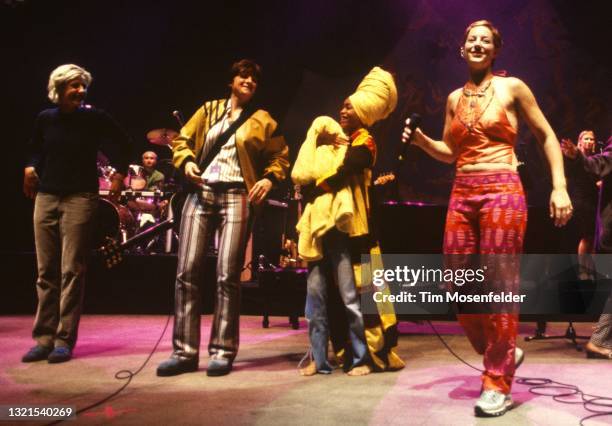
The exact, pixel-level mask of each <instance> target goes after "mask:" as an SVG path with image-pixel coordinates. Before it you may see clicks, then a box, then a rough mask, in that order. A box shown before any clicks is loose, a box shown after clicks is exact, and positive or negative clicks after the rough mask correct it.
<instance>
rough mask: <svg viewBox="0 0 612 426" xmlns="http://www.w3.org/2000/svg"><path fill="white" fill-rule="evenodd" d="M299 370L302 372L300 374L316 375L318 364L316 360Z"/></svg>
mask: <svg viewBox="0 0 612 426" xmlns="http://www.w3.org/2000/svg"><path fill="white" fill-rule="evenodd" d="M298 371H299V372H300V376H306V377H308V376H314V375H315V374H317V366H316V364H315V363H314V362H311V363H310V364H308V365H307V366H306V367H304V368H300V369H299V370H298Z"/></svg>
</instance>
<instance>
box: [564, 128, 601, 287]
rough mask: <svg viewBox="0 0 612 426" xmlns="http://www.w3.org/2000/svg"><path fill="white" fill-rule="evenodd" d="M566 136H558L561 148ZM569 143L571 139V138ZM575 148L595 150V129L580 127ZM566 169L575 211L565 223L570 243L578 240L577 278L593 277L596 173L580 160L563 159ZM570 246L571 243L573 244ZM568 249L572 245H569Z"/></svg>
mask: <svg viewBox="0 0 612 426" xmlns="http://www.w3.org/2000/svg"><path fill="white" fill-rule="evenodd" d="M567 140H568V139H563V140H561V149H562V150H563V149H564V148H563V145H564V144H565V143H566V141H567ZM570 143H571V142H570ZM577 148H578V150H579V151H580V153H581V154H582V156H584V157H588V156H590V155H593V154H594V153H595V133H594V132H593V131H592V130H583V131H582V132H580V134H579V135H578V145H577ZM565 172H566V176H567V183H568V188H569V194H570V198H571V200H572V206H574V214H573V218H572V221H571V222H570V224H569V226H568V228H569V229H568V231H573V232H568V237H569V240H570V241H571V244H572V246H573V245H574V244H575V241H576V240H577V241H578V248H577V253H578V274H577V275H578V279H579V280H592V279H594V275H593V272H594V262H593V258H592V256H591V255H592V254H593V253H595V244H594V241H595V227H596V221H595V219H596V218H597V211H596V210H597V200H598V198H599V188H598V185H600V184H601V183H600V182H599V177H597V176H596V175H594V174H593V173H589V172H587V171H586V170H585V168H584V167H582V162H580V161H571V160H570V159H567V160H566V162H565ZM572 248H573V247H572ZM568 249H571V248H570V247H568Z"/></svg>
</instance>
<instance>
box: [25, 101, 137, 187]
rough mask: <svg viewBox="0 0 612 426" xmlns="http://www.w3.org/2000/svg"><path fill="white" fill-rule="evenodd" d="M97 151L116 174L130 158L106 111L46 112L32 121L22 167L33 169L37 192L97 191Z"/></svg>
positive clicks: (126, 143)
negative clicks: (36, 177) (31, 129)
mask: <svg viewBox="0 0 612 426" xmlns="http://www.w3.org/2000/svg"><path fill="white" fill-rule="evenodd" d="M99 150H100V151H102V152H103V153H104V154H105V155H106V156H107V157H108V158H109V160H110V163H111V165H112V166H113V167H114V168H115V169H116V170H117V171H118V172H120V173H125V171H126V170H127V166H128V163H129V160H130V158H131V145H130V141H129V139H128V137H127V135H126V133H125V132H124V131H123V130H122V129H121V127H119V125H118V124H117V123H116V122H115V121H114V120H113V119H112V118H111V117H110V116H109V115H108V114H107V113H106V112H104V111H102V110H99V109H95V108H89V107H82V108H79V109H77V110H76V111H74V112H70V113H65V112H61V111H60V110H59V108H51V109H46V110H44V111H42V112H41V113H40V114H38V117H37V118H36V122H35V125H34V134H33V136H32V139H31V141H30V144H29V146H28V158H27V161H26V167H28V166H32V167H34V168H35V170H36V173H37V174H38V176H39V178H40V186H39V188H38V190H39V191H40V192H46V193H50V194H57V195H67V194H72V193H77V192H98V171H97V165H96V158H97V152H98V151H99Z"/></svg>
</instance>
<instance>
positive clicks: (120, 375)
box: [46, 314, 172, 426]
mask: <svg viewBox="0 0 612 426" xmlns="http://www.w3.org/2000/svg"><path fill="white" fill-rule="evenodd" d="M171 318H172V314H169V315H168V318H166V324H165V325H164V329H163V330H162V332H161V334H160V336H159V338H158V339H157V342H156V343H155V346H153V349H151V352H149V355H148V356H147V358H146V359H145V360H144V362H143V363H142V364H141V366H140V367H138V369H136V371H131V370H127V369H126V370H119V371H117V372H116V373H115V379H117V380H126V382H125V383H124V384H123V385H121V386H120V387H119V389H117V390H116V391H115V392H113V393H111V394H110V395H108V396H106V397H104V398H103V399H101V400H99V401H97V402H94V403H93V404H90V405H88V406H86V407H84V408H81V409H79V410H77V411H76V413H75V414H76V415H79V414H82V413H84V412H86V411H89V410H91V409H92V408H95V407H97V406H99V405H102V404H104V403H105V402H106V401H108V400H110V399H112V398H114V397H115V396H117V395H119V394H120V393H121V392H122V391H123V390H124V389H125V388H127V387H128V386H129V384H130V383H131V382H132V379H133V378H134V377H136V375H137V374H138V373H140V372H141V371H142V370H143V369H144V368H145V366H146V365H147V363H148V362H149V361H150V360H151V357H152V356H153V354H154V353H155V351H156V350H157V347H158V346H159V344H160V343H161V341H162V339H163V337H164V335H165V334H166V330H167V329H168V325H169V324H170V319H171ZM66 420H68V419H65V420H64V419H62V420H56V421H54V422H51V423H47V425H46V426H51V425H56V424H59V423H61V422H63V421H66Z"/></svg>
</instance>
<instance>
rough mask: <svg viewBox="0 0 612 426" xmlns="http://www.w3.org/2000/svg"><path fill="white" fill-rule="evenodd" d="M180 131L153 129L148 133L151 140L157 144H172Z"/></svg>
mask: <svg viewBox="0 0 612 426" xmlns="http://www.w3.org/2000/svg"><path fill="white" fill-rule="evenodd" d="M177 136H178V132H177V131H176V130H172V129H153V130H151V131H149V132H148V133H147V139H148V140H149V142H151V143H152V144H155V145H170V143H171V142H172V139H174V138H175V137H177Z"/></svg>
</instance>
